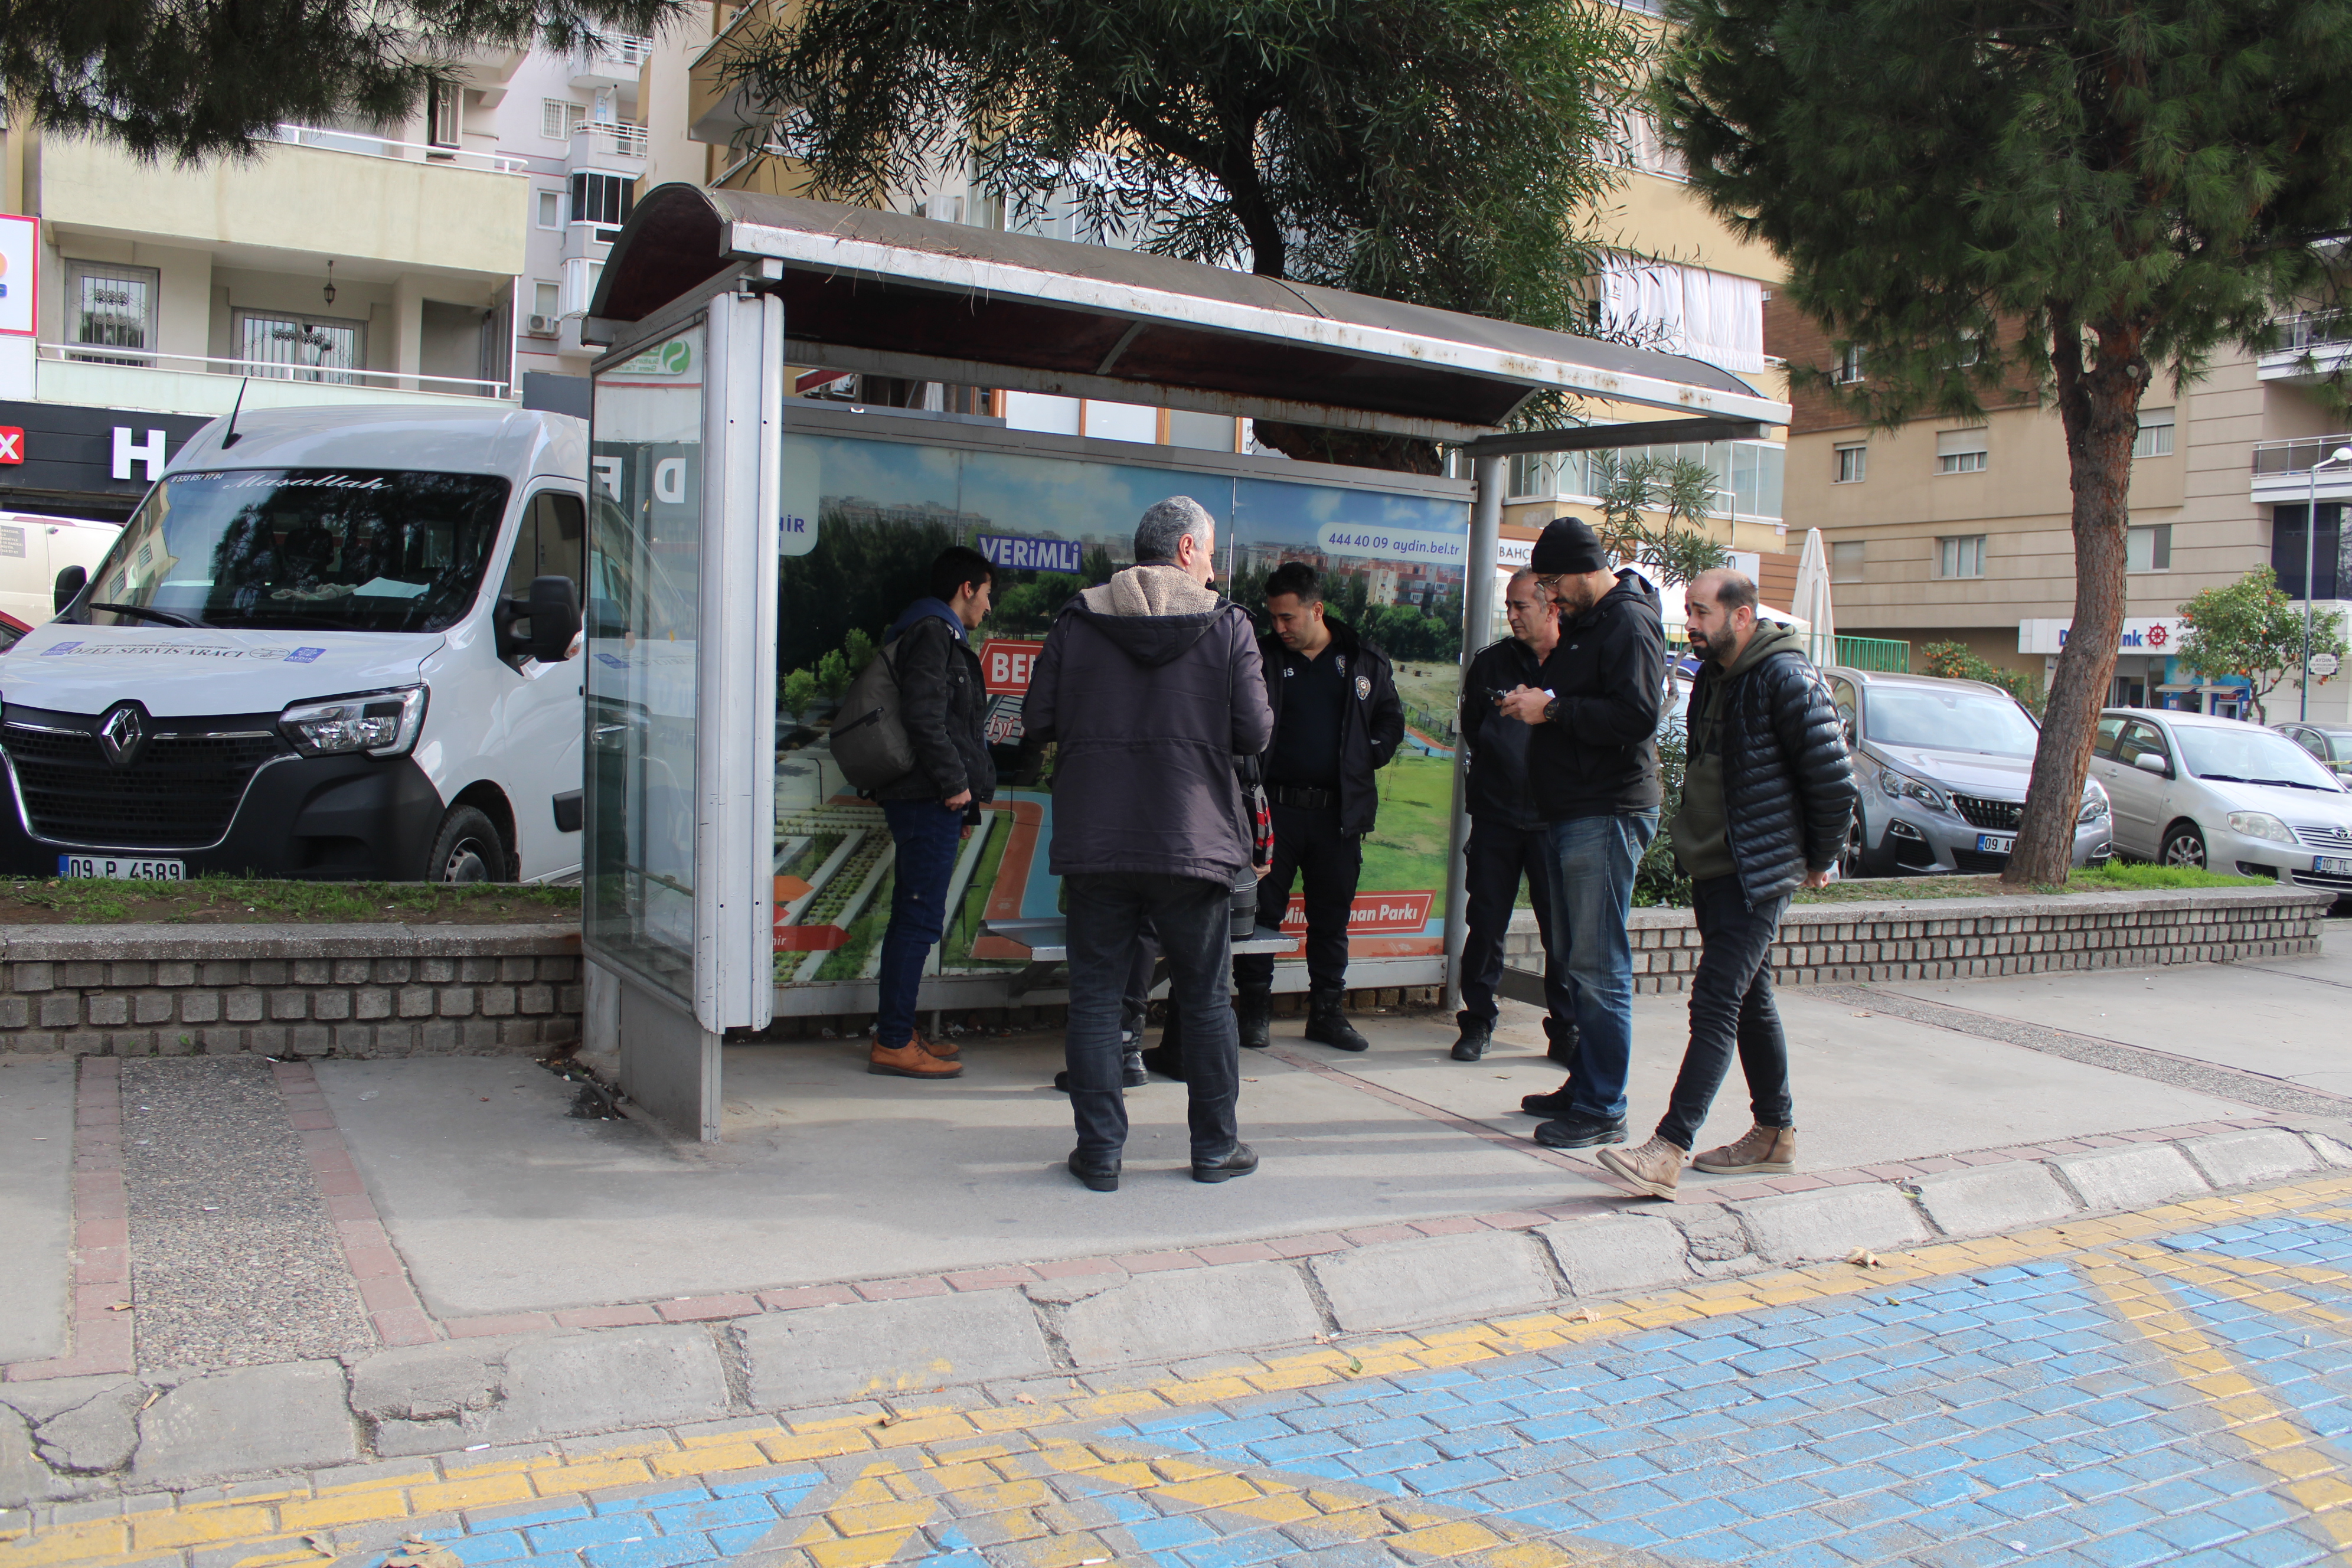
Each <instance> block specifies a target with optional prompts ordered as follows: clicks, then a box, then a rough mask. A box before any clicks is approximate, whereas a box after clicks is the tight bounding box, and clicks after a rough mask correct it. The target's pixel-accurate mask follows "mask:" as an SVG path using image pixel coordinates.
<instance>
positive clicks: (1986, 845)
mask: <svg viewBox="0 0 2352 1568" xmlns="http://www.w3.org/2000/svg"><path fill="white" fill-rule="evenodd" d="M2016 847H2017V835H2016V834H2014V833H1979V834H1978V835H1977V853H1978V854H1979V855H2006V854H2008V853H2009V852H2010V851H2011V850H2012V849H2014V848H2016Z"/></svg>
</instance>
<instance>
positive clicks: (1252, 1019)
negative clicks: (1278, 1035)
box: [1234, 985, 1274, 1051]
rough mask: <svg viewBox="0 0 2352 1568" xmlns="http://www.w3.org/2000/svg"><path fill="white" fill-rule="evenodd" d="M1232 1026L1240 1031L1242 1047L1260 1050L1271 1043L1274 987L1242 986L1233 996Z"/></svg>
mask: <svg viewBox="0 0 2352 1568" xmlns="http://www.w3.org/2000/svg"><path fill="white" fill-rule="evenodd" d="M1234 1027H1235V1028H1236V1029H1238V1030H1239V1031H1240V1033H1241V1038H1242V1046H1243V1047H1244V1049H1247V1050H1253V1051H1262V1050H1264V1049H1265V1047H1267V1046H1268V1045H1270V1044H1272V1043H1273V1041H1272V1038H1271V1035H1272V1031H1273V1028H1274V988H1273V987H1272V986H1270V985H1244V986H1243V987H1242V988H1241V990H1240V991H1239V992H1238V993H1236V994H1234Z"/></svg>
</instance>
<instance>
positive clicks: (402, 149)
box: [273, 125, 530, 174]
mask: <svg viewBox="0 0 2352 1568" xmlns="http://www.w3.org/2000/svg"><path fill="white" fill-rule="evenodd" d="M273 133H274V135H275V138H276V139H277V140H278V141H279V142H285V143H286V144H287V145H289V146H293V147H317V148H320V149H322V150H324V151H326V152H329V153H355V154H357V155H358V156H360V157H362V158H390V159H393V160H394V161H395V162H398V163H441V164H446V165H449V166H452V167H456V168H459V169H480V170H484V171H486V172H488V173H489V174H523V173H525V172H527V171H528V169H529V167H530V165H529V163H527V162H526V161H525V160H523V159H520V158H509V157H505V156H503V155H501V154H499V153H469V152H467V151H466V150H465V149H463V148H459V147H430V146H426V145H425V143H423V142H395V141H393V140H392V139H391V138H389V137H385V136H375V135H371V134H370V133H369V132H364V131H329V130H325V129H322V128H320V127H319V126H316V125H279V126H276V127H274V128H273Z"/></svg>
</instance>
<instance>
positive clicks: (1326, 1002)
mask: <svg viewBox="0 0 2352 1568" xmlns="http://www.w3.org/2000/svg"><path fill="white" fill-rule="evenodd" d="M1347 995H1348V994H1347V993H1346V992H1345V991H1339V990H1330V991H1326V990H1322V989H1319V988H1318V989H1317V990H1314V991H1311V992H1309V993H1308V994H1307V1038H1308V1039H1310V1040H1313V1041H1315V1042H1316V1043H1317V1044H1318V1045H1325V1046H1328V1047H1331V1048H1332V1049H1333V1050H1335V1051H1361V1050H1369V1049H1370V1048H1371V1044H1372V1043H1371V1041H1370V1040H1368V1039H1366V1038H1364V1037H1363V1036H1361V1035H1360V1034H1358V1033H1356V1026H1354V1025H1353V1024H1350V1023H1349V1022H1348V1016H1347V1014H1345V1013H1344V1012H1342V1011H1340V1006H1339V1005H1340V1003H1342V1002H1343V1001H1345V1000H1346V999H1347Z"/></svg>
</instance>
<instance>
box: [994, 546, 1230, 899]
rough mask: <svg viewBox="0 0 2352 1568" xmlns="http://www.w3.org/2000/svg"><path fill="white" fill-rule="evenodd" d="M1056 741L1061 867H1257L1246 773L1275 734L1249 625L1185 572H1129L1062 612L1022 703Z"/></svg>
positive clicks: (1158, 568)
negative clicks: (1244, 791)
mask: <svg viewBox="0 0 2352 1568" xmlns="http://www.w3.org/2000/svg"><path fill="white" fill-rule="evenodd" d="M1021 721H1022V728H1023V731H1024V744H1039V745H1042V744H1044V743H1045V742H1054V743H1055V746H1056V748H1057V750H1056V752H1055V762H1054V838H1053V853H1052V857H1051V861H1050V864H1051V868H1052V870H1053V872H1054V874H1055V876H1057V877H1068V876H1082V875H1086V874H1088V873H1100V872H1115V871H1139V872H1149V873H1155V874H1158V875H1161V876H1171V877H1194V878H1199V879H1204V880H1210V881H1217V882H1226V883H1230V882H1231V881H1232V880H1233V879H1234V876H1236V875H1237V874H1238V873H1239V872H1240V871H1241V869H1242V868H1244V866H1247V865H1248V864H1249V863H1250V825H1249V822H1248V820H1247V818H1246V817H1245V816H1244V813H1243V808H1242V797H1241V786H1240V784H1238V782H1237V781H1236V779H1235V777H1234V759H1235V758H1236V757H1243V756H1255V755H1256V754H1257V753H1259V752H1263V751H1265V747H1266V742H1268V741H1270V740H1272V739H1273V737H1274V715H1273V714H1272V713H1271V712H1269V711H1268V710H1267V708H1266V701H1265V678H1264V677H1263V675H1261V673H1260V672H1259V668H1258V653H1257V645H1256V644H1255V642H1254V641H1253V640H1252V639H1251V637H1250V623H1249V617H1248V616H1247V615H1245V614H1244V613H1243V611H1242V609H1241V607H1240V606H1239V605H1234V604H1231V603H1229V602H1228V601H1226V600H1224V599H1222V598H1220V597H1218V596H1217V595H1215V594H1213V593H1211V592H1210V591H1209V590H1208V589H1206V588H1203V587H1202V586H1201V585H1200V584H1198V583H1195V582H1194V581H1192V578H1191V577H1190V576H1188V575H1186V574H1184V573H1182V572H1181V571H1179V570H1178V569H1177V568H1175V567H1173V566H1167V565H1158V564H1154V565H1144V566H1131V567H1129V568H1128V569H1127V570H1126V571H1124V572H1121V573H1119V574H1117V575H1115V576H1114V577H1112V578H1111V580H1110V581H1109V582H1108V583H1106V584H1103V585H1102V586H1100V587H1098V588H1088V589H1087V590H1086V592H1084V593H1082V594H1080V595H1078V596H1077V597H1076V598H1075V599H1072V600H1071V601H1070V602H1069V603H1068V604H1067V605H1064V606H1063V608H1062V613H1061V615H1060V616H1056V617H1055V621H1054V629H1053V630H1052V631H1051V632H1049V633H1048V634H1047V635H1046V637H1045V647H1044V648H1043V649H1042V650H1041V651H1040V652H1039V653H1038V655H1037V663H1036V666H1035V668H1033V669H1032V670H1031V672H1030V676H1029V695H1028V697H1027V698H1026V699H1025V700H1024V701H1023V703H1022V705H1021Z"/></svg>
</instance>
